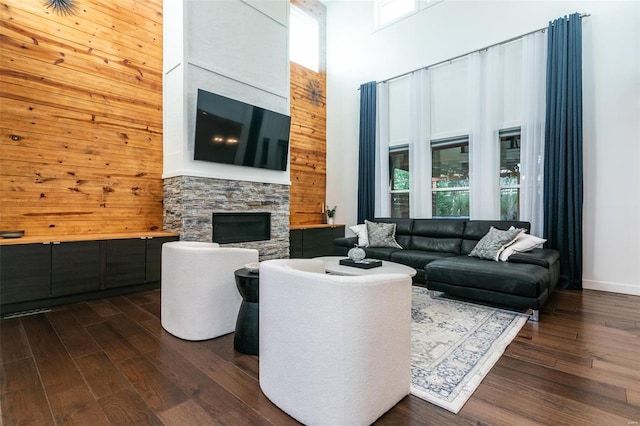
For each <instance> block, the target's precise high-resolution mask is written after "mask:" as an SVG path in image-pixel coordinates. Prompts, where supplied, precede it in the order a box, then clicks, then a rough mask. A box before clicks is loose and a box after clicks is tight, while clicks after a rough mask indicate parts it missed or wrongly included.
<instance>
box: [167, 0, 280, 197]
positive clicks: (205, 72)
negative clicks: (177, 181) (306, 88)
mask: <svg viewBox="0 0 640 426" xmlns="http://www.w3.org/2000/svg"><path fill="white" fill-rule="evenodd" d="M164 16H165V25H164V43H165V46H164V166H163V178H168V177H173V176H180V175H188V176H199V177H211V178H220V179H229V180H244V181H253V182H266V183H279V184H285V185H288V184H290V177H289V170H287V171H285V172H281V171H275V170H266V169H260V168H251V167H242V166H234V165H229V164H219V163H210V162H205V161H195V160H193V149H194V134H195V116H196V102H197V96H196V95H197V91H198V89H204V90H206V91H209V92H213V93H217V94H220V95H223V96H227V97H229V98H233V99H237V100H239V101H242V102H246V103H249V104H252V105H257V106H260V107H262V108H265V109H269V110H272V111H276V112H279V113H282V114H286V115H289V52H288V46H289V42H288V23H289V2H288V0H245V1H242V0H215V1H213V0H187V1H180V2H176V1H171V0H165V2H164Z"/></svg>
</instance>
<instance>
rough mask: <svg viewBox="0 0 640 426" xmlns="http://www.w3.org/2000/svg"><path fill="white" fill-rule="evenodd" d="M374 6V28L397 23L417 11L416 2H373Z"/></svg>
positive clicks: (395, 0) (380, 0)
mask: <svg viewBox="0 0 640 426" xmlns="http://www.w3.org/2000/svg"><path fill="white" fill-rule="evenodd" d="M374 5H375V6H374V7H375V14H374V15H375V27H376V28H380V27H384V26H385V25H388V24H391V23H393V22H395V21H398V20H399V19H401V18H404V17H405V16H407V15H410V14H412V13H413V12H415V11H416V10H417V1H416V0H375V2H374Z"/></svg>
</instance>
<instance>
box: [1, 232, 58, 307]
mask: <svg viewBox="0 0 640 426" xmlns="http://www.w3.org/2000/svg"><path fill="white" fill-rule="evenodd" d="M50 293H51V245H50V244H25V245H16V246H6V247H1V248H0V303H2V304H5V303H16V302H23V301H25V300H32V299H41V298H44V297H49V296H50Z"/></svg>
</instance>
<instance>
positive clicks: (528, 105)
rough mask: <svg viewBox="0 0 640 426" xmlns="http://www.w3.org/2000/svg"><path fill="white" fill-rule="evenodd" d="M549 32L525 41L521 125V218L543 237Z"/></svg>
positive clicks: (523, 42) (525, 38) (529, 37)
mask: <svg viewBox="0 0 640 426" xmlns="http://www.w3.org/2000/svg"><path fill="white" fill-rule="evenodd" d="M546 67H547V33H546V32H537V33H534V34H530V35H527V36H525V37H524V38H523V39H522V126H521V130H520V132H521V133H520V219H521V220H526V221H529V222H531V234H532V235H537V236H542V228H543V225H544V222H543V201H542V199H543V191H542V189H543V186H544V180H543V177H544V173H543V171H544V126H545V109H546V104H545V94H546V75H547V70H546Z"/></svg>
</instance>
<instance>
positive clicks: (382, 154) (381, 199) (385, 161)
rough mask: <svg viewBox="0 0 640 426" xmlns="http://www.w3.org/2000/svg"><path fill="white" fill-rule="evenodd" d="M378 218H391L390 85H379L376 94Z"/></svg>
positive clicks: (376, 205)
mask: <svg viewBox="0 0 640 426" xmlns="http://www.w3.org/2000/svg"><path fill="white" fill-rule="evenodd" d="M376 100H377V101H376V103H377V105H376V116H377V117H376V121H377V122H378V130H377V131H376V177H375V178H376V204H375V209H374V212H375V216H376V217H389V216H390V215H391V207H390V201H389V84H388V83H378V87H377V93H376Z"/></svg>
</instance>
